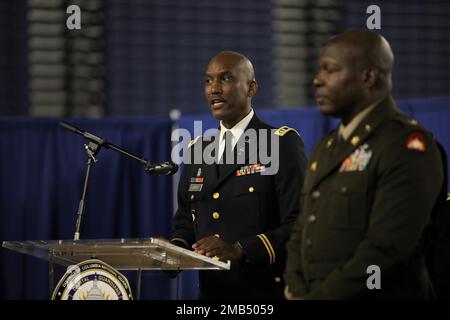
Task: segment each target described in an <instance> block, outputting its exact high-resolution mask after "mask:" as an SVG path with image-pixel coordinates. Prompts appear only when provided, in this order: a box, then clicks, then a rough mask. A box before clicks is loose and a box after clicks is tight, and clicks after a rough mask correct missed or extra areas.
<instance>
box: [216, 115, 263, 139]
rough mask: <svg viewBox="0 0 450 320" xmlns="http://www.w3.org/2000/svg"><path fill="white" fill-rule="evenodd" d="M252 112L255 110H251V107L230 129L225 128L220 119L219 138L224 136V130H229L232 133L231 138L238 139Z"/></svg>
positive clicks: (250, 118)
mask: <svg viewBox="0 0 450 320" xmlns="http://www.w3.org/2000/svg"><path fill="white" fill-rule="evenodd" d="M254 114H255V112H254V111H253V108H251V109H250V112H249V113H248V115H246V116H245V117H244V118H243V119H242V120H241V121H239V122H238V123H236V125H235V126H234V127H233V128H231V129H227V128H225V127H224V125H223V124H222V121H220V140H222V139H223V138H224V135H225V132H226V131H228V130H229V131H231V133H232V134H233V140H234V141H235V142H236V141H238V140H239V138H240V137H241V136H242V134H243V133H244V131H245V129H246V128H247V126H248V124H249V123H250V121H251V120H252V118H253V115H254Z"/></svg>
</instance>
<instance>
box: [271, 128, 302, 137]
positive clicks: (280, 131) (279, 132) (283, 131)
mask: <svg viewBox="0 0 450 320" xmlns="http://www.w3.org/2000/svg"><path fill="white" fill-rule="evenodd" d="M289 131H294V132H295V133H297V134H298V135H299V136H300V133H298V131H297V130H295V129H294V128H290V127H288V126H282V127H280V128H278V129H277V130H276V131H275V134H276V135H277V136H280V137H282V136H284V135H285V134H286V133H288V132H289Z"/></svg>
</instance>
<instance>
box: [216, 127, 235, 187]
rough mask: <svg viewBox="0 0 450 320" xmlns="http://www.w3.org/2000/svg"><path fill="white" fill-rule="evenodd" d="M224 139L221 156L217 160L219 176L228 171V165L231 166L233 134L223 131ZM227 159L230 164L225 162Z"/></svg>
mask: <svg viewBox="0 0 450 320" xmlns="http://www.w3.org/2000/svg"><path fill="white" fill-rule="evenodd" d="M224 139H225V148H224V150H223V153H222V158H221V159H220V161H219V178H220V177H223V176H224V175H226V174H227V173H228V172H229V169H230V167H231V166H233V164H232V163H233V162H232V161H233V158H234V157H233V145H232V139H233V134H232V133H231V131H226V132H225V134H224ZM227 160H228V162H230V164H227Z"/></svg>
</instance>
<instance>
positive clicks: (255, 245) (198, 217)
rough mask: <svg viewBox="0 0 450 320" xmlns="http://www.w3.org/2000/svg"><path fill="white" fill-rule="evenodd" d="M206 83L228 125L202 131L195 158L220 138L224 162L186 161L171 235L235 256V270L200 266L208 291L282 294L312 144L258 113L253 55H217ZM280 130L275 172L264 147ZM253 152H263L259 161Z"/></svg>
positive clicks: (223, 295)
mask: <svg viewBox="0 0 450 320" xmlns="http://www.w3.org/2000/svg"><path fill="white" fill-rule="evenodd" d="M204 89H205V96H206V99H207V101H208V104H209V108H210V110H211V113H212V115H213V117H214V118H216V119H218V120H220V132H219V133H218V134H217V135H216V136H215V137H213V139H211V140H207V139H206V138H203V137H198V138H196V139H195V140H193V141H191V143H190V145H189V149H188V150H189V153H190V156H191V157H192V158H194V157H193V154H194V152H195V151H194V150H195V149H196V148H197V150H199V151H200V152H202V153H203V151H204V150H205V148H207V147H208V146H210V144H212V143H216V144H217V145H216V146H217V148H216V149H217V150H218V152H217V153H218V154H214V155H212V156H214V157H215V158H216V159H218V164H217V163H213V164H207V163H205V162H204V161H202V162H201V163H198V164H196V163H191V164H185V165H184V170H183V173H182V176H181V178H180V182H179V187H178V209H177V212H176V215H175V217H174V225H173V230H172V235H171V242H172V243H175V244H177V245H180V246H183V247H185V248H188V249H193V250H194V251H195V252H197V253H200V254H204V255H206V256H209V257H218V258H220V259H222V260H228V259H229V260H231V270H230V271H200V274H199V278H200V279H199V280H200V299H282V298H283V289H284V283H283V281H282V274H283V271H284V267H285V259H286V254H285V246H286V242H287V240H288V238H289V235H290V232H291V230H292V226H293V224H294V222H295V219H296V217H297V215H298V211H299V199H300V190H301V185H302V182H303V178H304V172H305V171H306V165H307V159H306V154H305V148H304V144H303V142H302V140H301V138H300V136H299V134H298V133H297V131H296V130H294V129H293V128H289V127H286V126H285V127H281V128H279V129H278V130H276V128H274V127H272V126H270V125H268V124H266V123H264V122H262V121H261V120H260V119H259V118H258V117H257V116H256V114H255V112H254V111H253V109H252V107H251V98H252V97H253V95H254V94H255V93H256V90H257V83H256V80H255V75H254V71H253V67H252V64H251V63H250V61H249V60H248V59H247V58H246V57H245V56H243V55H241V54H239V53H236V52H229V51H227V52H221V53H219V54H218V55H216V56H215V57H213V58H212V59H211V61H210V62H209V64H208V67H207V70H206V74H205V87H204ZM250 129H254V130H256V132H259V131H260V130H268V135H267V139H265V138H261V137H260V136H259V135H258V136H257V137H256V138H255V139H253V138H249V136H246V132H248V131H249V130H250ZM271 135H272V136H271ZM274 135H275V136H276V137H277V139H278V140H277V141H278V143H279V144H278V146H279V147H278V150H279V153H278V154H277V157H278V159H279V165H278V172H277V173H276V174H272V175H267V174H264V173H266V172H265V171H267V170H268V169H269V168H270V164H268V163H263V162H262V159H261V158H260V157H259V151H260V149H261V148H268V149H269V151H270V148H271V145H270V139H271V138H273V137H274ZM241 139H245V141H242V140H241ZM263 140H265V142H264V141H263ZM242 142H243V143H242ZM239 146H243V148H240V147H239ZM252 147H256V149H252ZM238 149H239V150H238ZM244 149H245V150H244ZM227 150H231V152H228V151H227ZM251 150H253V151H251ZM244 151H245V154H244V155H245V161H244V163H241V164H236V163H233V164H230V163H229V161H228V160H226V161H223V160H222V159H223V157H224V156H225V155H227V154H228V156H230V155H231V156H232V157H237V159H239V157H238V156H240V155H241V153H242V152H244ZM266 151H267V150H266ZM267 154H270V152H269V153H267ZM252 155H258V156H257V161H256V162H254V163H250V160H251V158H252V157H251V156H252ZM237 159H232V160H237ZM232 162H233V161H232Z"/></svg>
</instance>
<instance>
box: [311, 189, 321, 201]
mask: <svg viewBox="0 0 450 320" xmlns="http://www.w3.org/2000/svg"><path fill="white" fill-rule="evenodd" d="M312 198H313V199H319V198H320V191H319V190H316V191H314V192H313V193H312Z"/></svg>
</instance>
